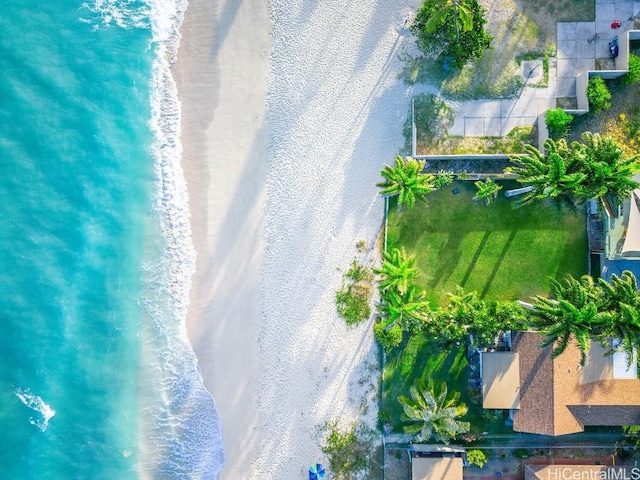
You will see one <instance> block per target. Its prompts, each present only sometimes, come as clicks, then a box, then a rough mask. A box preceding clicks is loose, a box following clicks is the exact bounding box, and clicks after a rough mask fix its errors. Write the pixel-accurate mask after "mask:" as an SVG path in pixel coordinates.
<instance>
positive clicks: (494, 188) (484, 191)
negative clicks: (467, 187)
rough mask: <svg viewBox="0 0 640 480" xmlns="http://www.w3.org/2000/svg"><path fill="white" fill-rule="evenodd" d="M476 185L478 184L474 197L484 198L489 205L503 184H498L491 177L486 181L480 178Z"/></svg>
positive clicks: (477, 198)
mask: <svg viewBox="0 0 640 480" xmlns="http://www.w3.org/2000/svg"><path fill="white" fill-rule="evenodd" d="M474 185H475V186H476V189H477V193H476V196H475V197H473V198H474V199H476V200H479V199H482V198H484V199H485V200H486V202H487V205H491V202H493V201H494V200H495V199H496V197H497V196H498V192H499V191H500V190H502V185H498V184H497V183H495V182H494V181H493V180H491V179H490V178H487V179H486V180H485V181H484V182H483V181H482V180H478V181H477V182H475V183H474Z"/></svg>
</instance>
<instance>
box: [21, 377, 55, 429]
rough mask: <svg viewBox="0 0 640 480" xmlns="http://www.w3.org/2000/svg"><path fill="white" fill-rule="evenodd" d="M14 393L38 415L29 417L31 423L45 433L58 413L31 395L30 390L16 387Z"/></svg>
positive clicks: (37, 397)
mask: <svg viewBox="0 0 640 480" xmlns="http://www.w3.org/2000/svg"><path fill="white" fill-rule="evenodd" d="M13 392H14V393H15V394H16V397H18V398H19V399H20V401H21V402H22V403H23V404H24V405H25V406H26V407H28V408H30V409H31V410H33V411H34V412H36V413H37V414H38V415H37V416H36V417H29V423H30V424H31V425H35V426H36V427H38V430H40V431H41V432H44V431H45V430H46V429H47V426H48V425H49V420H51V419H52V418H53V416H54V415H55V414H56V411H55V410H54V409H52V408H51V407H50V406H49V405H47V404H46V403H45V402H44V400H42V398H40V397H39V396H37V395H34V394H33V393H31V391H30V390H29V389H28V388H26V389H22V388H20V387H16V388H15V389H14V391H13Z"/></svg>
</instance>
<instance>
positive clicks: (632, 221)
mask: <svg viewBox="0 0 640 480" xmlns="http://www.w3.org/2000/svg"><path fill="white" fill-rule="evenodd" d="M639 203H640V190H638V189H636V190H634V191H633V193H632V194H631V202H630V205H629V224H628V226H627V230H626V235H625V239H624V244H623V245H622V256H623V257H638V256H640V205H639Z"/></svg>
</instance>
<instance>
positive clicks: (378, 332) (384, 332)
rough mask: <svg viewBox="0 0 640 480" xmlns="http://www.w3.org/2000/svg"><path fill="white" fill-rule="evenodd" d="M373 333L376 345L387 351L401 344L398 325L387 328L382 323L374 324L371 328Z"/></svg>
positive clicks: (400, 328) (400, 329) (400, 332)
mask: <svg viewBox="0 0 640 480" xmlns="http://www.w3.org/2000/svg"><path fill="white" fill-rule="evenodd" d="M373 333H374V334H375V336H376V340H378V343H379V344H380V345H382V346H383V347H384V348H385V349H387V350H388V349H390V348H393V347H397V346H398V345H400V343H401V342H402V327H401V326H400V325H394V326H393V327H391V328H387V326H386V325H385V324H384V322H376V324H375V325H374V327H373Z"/></svg>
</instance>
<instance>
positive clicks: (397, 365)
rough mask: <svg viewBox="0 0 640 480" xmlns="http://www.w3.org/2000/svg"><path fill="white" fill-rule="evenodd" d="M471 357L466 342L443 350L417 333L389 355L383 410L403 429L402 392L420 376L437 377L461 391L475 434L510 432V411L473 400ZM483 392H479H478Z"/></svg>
mask: <svg viewBox="0 0 640 480" xmlns="http://www.w3.org/2000/svg"><path fill="white" fill-rule="evenodd" d="M467 367H468V363H467V357H466V349H465V348H464V346H461V347H460V348H453V349H450V350H447V351H442V349H441V348H438V347H437V346H435V345H433V343H431V342H430V341H429V340H428V339H427V338H425V337H424V336H423V335H422V334H416V335H413V336H412V337H411V338H409V339H408V340H407V342H406V344H403V345H402V346H401V347H400V348H397V349H395V350H393V351H392V352H390V353H389V354H388V355H387V363H386V366H385V370H384V372H383V374H382V375H383V382H384V388H383V391H382V405H381V410H382V411H383V412H386V414H388V415H389V417H390V418H391V423H392V425H393V431H394V432H397V433H400V432H402V421H401V415H402V405H401V404H400V402H398V400H397V398H398V396H399V395H405V396H409V388H410V387H411V385H412V384H413V382H414V381H415V380H416V379H417V378H422V379H423V380H425V381H426V380H427V379H428V378H430V377H431V378H433V379H434V380H435V381H437V382H441V381H444V382H446V383H447V388H448V389H449V390H450V391H458V392H460V401H461V402H463V403H465V404H466V405H467V407H468V408H469V412H468V413H467V415H466V416H465V417H464V418H463V420H466V421H468V422H470V423H471V431H470V433H472V434H475V435H477V434H479V433H481V432H483V431H488V432H491V433H509V432H511V429H510V428H509V427H507V426H505V424H504V420H505V419H506V412H498V413H497V414H496V413H495V412H490V411H487V410H484V409H483V408H482V405H481V403H480V397H477V398H476V399H475V403H474V402H473V401H472V399H471V398H470V395H469V389H468V386H467ZM478 393H479V392H478Z"/></svg>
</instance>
